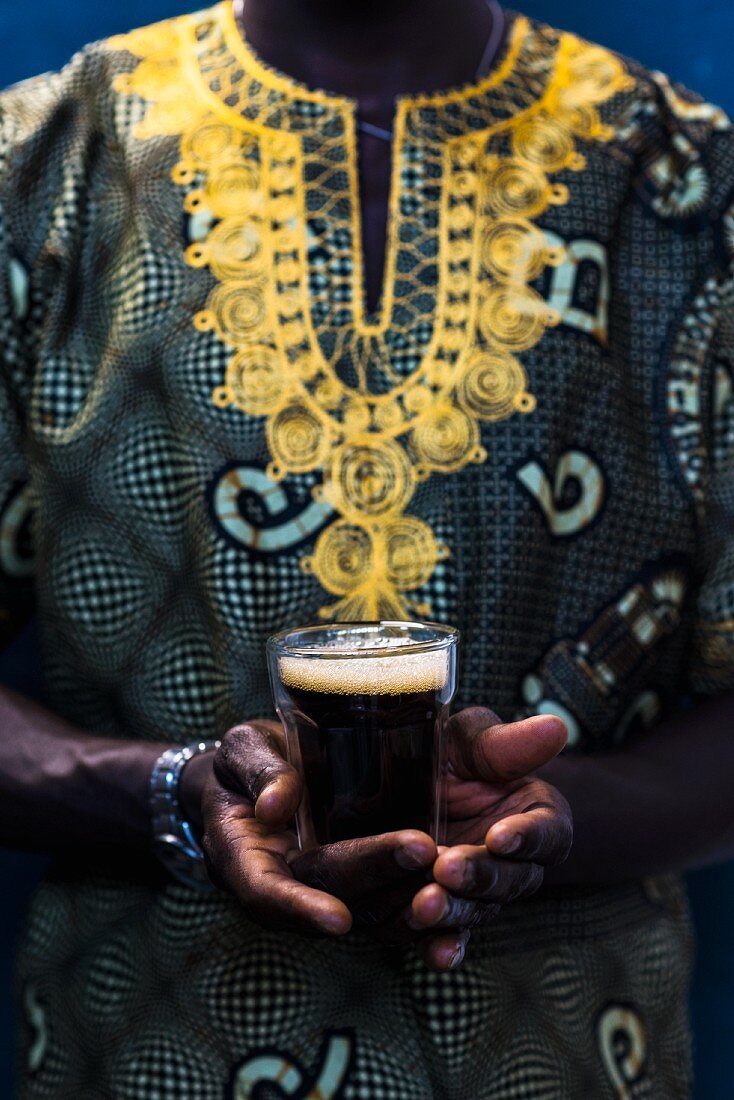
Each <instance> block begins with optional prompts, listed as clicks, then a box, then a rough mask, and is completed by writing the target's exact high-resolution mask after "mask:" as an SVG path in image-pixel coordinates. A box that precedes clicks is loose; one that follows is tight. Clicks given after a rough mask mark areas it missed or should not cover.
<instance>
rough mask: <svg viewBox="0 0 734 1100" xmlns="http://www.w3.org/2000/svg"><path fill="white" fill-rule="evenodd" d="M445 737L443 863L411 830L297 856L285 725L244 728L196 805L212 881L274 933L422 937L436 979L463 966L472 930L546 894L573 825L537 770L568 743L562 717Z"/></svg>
mask: <svg viewBox="0 0 734 1100" xmlns="http://www.w3.org/2000/svg"><path fill="white" fill-rule="evenodd" d="M449 737H450V747H451V752H450V769H449V778H448V791H447V795H448V827H449V837H448V839H449V843H450V844H451V845H455V847H452V848H450V849H448V848H446V849H442V851H441V853H440V854H439V851H438V849H437V848H436V846H435V844H434V843H433V841H432V840H431V838H430V837H429V836H427V835H426V834H425V833H421V832H418V831H417V830H410V829H408V830H402V831H400V832H397V833H386V834H383V835H382V836H375V837H365V838H362V839H357V840H349V841H341V842H339V843H337V844H329V845H325V846H323V847H321V848H318V849H316V850H314V851H310V852H305V853H301V852H300V851H299V849H298V843H297V838H296V836H295V834H294V833H293V832H292V830H291V828H290V825H291V822H292V820H293V817H294V815H295V812H296V809H297V807H298V804H299V801H300V798H301V793H302V784H301V780H300V777H299V776H298V774H297V772H296V771H295V770H294V769H293V768H292V767H291V766H290V765H289V764H288V763H287V762H286V760H285V758H284V756H285V753H284V739H283V731H282V729H281V727H280V725H279V724H278V723H275V722H272V721H269V720H256V721H254V722H249V723H246V724H243V725H241V726H236V727H235V728H234V729H232V730H230V731H229V733H228V734H227V735H226V736H225V738H224V741H223V744H222V747H221V749H220V750H219V752H218V753H217V755H216V756H215V758H214V768H213V773H212V774H211V775H210V777H209V779H208V781H207V783H206V785H205V788H204V793H203V797H202V802H201V805H202V817H203V829H204V837H203V844H204V851H205V854H206V857H207V865H208V868H209V873H210V876H211V878H212V880H213V881H214V882H215V883H216V884H217V885H218V886H220V887H221V888H223V889H225V890H226V891H228V892H229V893H231V894H233V895H234V896H235V897H236V898H238V899H239V900H240V901H241V902H242V904H243V905H244V907H245V909H246V910H247V912H248V914H249V915H250V916H251V917H252V918H253V919H254V920H255V921H257V922H258V923H260V924H263V925H265V926H267V927H269V928H273V927H277V928H283V929H287V930H290V931H296V932H300V933H302V934H303V933H308V932H320V933H326V934H331V935H343V934H344V933H346V932H348V931H349V929H350V927H351V925H352V919H353V917H355V918H356V919H357V921H358V922H359V923H361V924H363V925H365V926H366V927H368V928H370V929H371V930H372V932H373V933H374V934H375V935H377V936H378V937H379V938H383V939H388V940H390V939H393V940H395V939H399V938H401V937H402V938H403V939H405V938H406V937H407V936H409V935H410V936H412V938H414V939H415V938H418V939H420V941H421V952H422V955H423V957H424V959H425V960H426V962H427V963H428V964H429V965H430V966H431V967H433V968H434V969H436V970H446V969H450V968H451V967H453V966H456V965H457V964H458V963H459V962H460V961H461V959H462V958H463V953H464V950H465V946H466V942H467V940H468V936H469V932H468V929H470V928H471V927H474V926H476V925H477V924H479V923H481V922H483V921H484V920H487V919H490V918H491V917H492V916H494V915H495V914H496V913H497V911H498V909H499V906H500V905H501V904H502V903H503V902H506V901H509V900H512V899H514V898H517V897H521V896H523V895H525V894H528V893H531V892H532V891H533V890H535V889H537V887H538V886H539V885H540V882H541V880H542V865H543V864H548V863H552V862H556V861H560V860H561V859H562V858H563V857H564V856H565V854H566V852H567V850H568V846H569V844H570V832H571V827H570V813H569V811H568V807H567V806H566V804H565V802H564V800H563V799H562V797H561V796H560V795H559V794H558V792H556V791H555V790H554V788H552V787H550V786H549V785H548V784H545V783H543V782H542V781H540V780H537V779H534V778H533V777H532V776H531V775H529V774H528V773H530V772H531V771H533V770H534V769H535V768H537V767H539V766H540V765H541V764H544V763H545V762H546V761H548V760H549V759H551V758H552V757H553V756H555V754H556V753H557V752H559V751H560V749H561V748H562V747H563V745H564V743H565V738H566V735H565V729H564V727H563V723H562V722H560V721H559V720H558V719H555V718H545V717H540V718H534V719H528V720H526V721H524V722H518V723H514V724H512V725H507V726H505V725H502V723H500V721H499V719H498V718H497V717H496V715H494V714H493V713H492V712H491V711H488V710H483V709H480V708H473V709H471V710H466V711H463V712H462V713H461V714H458V715H456V716H455V717H454V718H452V720H451V722H450V726H449ZM185 774H186V772H184V775H185ZM500 821H502V825H501V826H500V825H499V824H498V823H499V822H500ZM493 826H494V827H493ZM502 829H504V830H505V831H506V832H508V833H510V834H511V836H512V838H514V837H515V835H516V834H517V835H518V836H520V838H521V843H520V844H519V845H518V847H517V849H516V850H514V851H513V852H512V853H509V852H508V851H507V850H505V851H504V852H503V851H502V844H503V837H502V831H501V830H502ZM506 841H507V838H506V837H505V842H506ZM510 856H511V858H509V857H510ZM431 871H432V873H431ZM431 877H434V878H435V881H434V882H430V881H429V880H430V879H431Z"/></svg>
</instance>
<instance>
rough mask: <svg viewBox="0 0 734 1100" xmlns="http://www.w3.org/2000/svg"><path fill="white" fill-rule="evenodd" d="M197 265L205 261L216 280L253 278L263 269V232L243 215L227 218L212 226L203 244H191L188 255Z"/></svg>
mask: <svg viewBox="0 0 734 1100" xmlns="http://www.w3.org/2000/svg"><path fill="white" fill-rule="evenodd" d="M197 250H198V251H199V253H200V259H199V261H198V266H201V265H202V264H204V263H208V264H209V265H210V266H211V269H212V274H213V275H214V276H215V277H216V278H217V279H219V280H221V281H225V280H229V279H239V280H244V279H254V278H257V276H258V275H259V274H260V272H261V271H262V269H263V262H264V256H263V243H262V234H261V232H260V229H259V228H258V226H257V225H256V224H255V222H253V221H251V220H250V219H245V218H237V219H235V218H228V219H227V220H226V221H222V222H219V224H218V225H215V226H214V228H213V229H212V231H211V233H210V234H209V237H208V238H207V241H206V244H205V245H192V246H191V248H190V249H189V254H190V256H191V257H192V260H191V262H193V263H196V259H195V255H196V252H197Z"/></svg>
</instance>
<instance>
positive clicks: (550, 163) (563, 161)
mask: <svg viewBox="0 0 734 1100" xmlns="http://www.w3.org/2000/svg"><path fill="white" fill-rule="evenodd" d="M512 148H513V151H514V152H515V153H516V155H517V156H519V157H522V158H523V159H524V160H529V161H531V162H532V163H533V164H538V165H540V167H541V168H543V169H544V170H545V171H546V172H559V171H560V170H561V169H562V168H565V167H566V165H567V164H568V162H569V160H570V159H571V157H572V155H573V152H574V143H573V137H572V136H571V134H570V133H569V132H568V129H567V128H566V127H565V126H563V125H562V124H561V123H560V122H558V121H557V120H556V119H554V118H550V117H549V116H548V115H538V116H537V117H536V118H531V119H530V120H529V121H528V122H525V123H523V124H522V125H521V126H518V128H517V130H516V131H515V133H514V135H513V139H512Z"/></svg>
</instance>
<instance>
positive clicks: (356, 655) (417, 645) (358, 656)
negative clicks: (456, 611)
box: [266, 619, 459, 661]
mask: <svg viewBox="0 0 734 1100" xmlns="http://www.w3.org/2000/svg"><path fill="white" fill-rule="evenodd" d="M379 627H392V628H395V627H402V628H405V627H414V628H415V627H418V628H419V629H424V630H431V631H434V632H435V633H436V635H437V637H434V638H426V639H424V640H423V641H407V642H405V644H404V645H401V646H374V647H373V648H372V649H369V650H365V649H362V650H357V651H356V652H355V650H354V649H340V648H339V649H337V648H333V647H329V648H328V649H327V648H326V647H325V646H324V647H322V648H317V647H316V646H314V647H311V646H308V645H289V644H288V638H290V637H292V636H293V635H294V634H318V633H322V632H323V631H325V630H345V631H349V630H355V629H356V630H359V629H362V630H364V629H365V628H372V629H373V630H377V629H378V628H379ZM458 640H459V631H458V629H457V628H456V627H455V626H448V625H447V624H446V623H434V622H431V621H430V620H427V619H420V620H419V619H415V620H412V619H371V620H370V619H367V620H364V621H359V622H334V623H323V624H316V625H312V626H301V627H298V626H296V627H291V628H290V629H289V630H281V631H280V632H279V633H278V634H273V635H272V637H270V638H268V641H267V647H266V648H267V651H268V653H273V654H276V655H277V656H278V657H308V658H309V659H310V660H317V661H332V660H339V661H344V660H350V661H365V660H369V659H371V658H372V657H403V656H407V655H408V654H412V653H430V652H432V651H435V650H441V649H449V648H450V647H451V646H452V645H455V644H456V643H457V642H458Z"/></svg>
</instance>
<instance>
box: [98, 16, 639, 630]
mask: <svg viewBox="0 0 734 1100" xmlns="http://www.w3.org/2000/svg"><path fill="white" fill-rule="evenodd" d="M232 35H234V36H235V39H234V40H233V39H232ZM111 45H112V46H113V48H118V49H126V50H128V51H130V52H131V53H132V54H133V55H135V56H136V57H137V58H138V59H139V63H138V65H137V67H136V68H135V69H134V71H133V72H131V73H126V74H124V75H121V76H120V77H118V78H117V79H116V82H115V87H116V89H117V90H118V91H119V92H120V93H123V94H130V93H136V94H138V95H139V96H141V97H142V99H143V100H144V101H145V104H146V109H145V116H144V118H143V119H142V120H141V121H140V122H139V123H138V125H137V126H136V128H135V130H134V134H135V136H136V137H137V138H140V139H147V138H151V137H155V136H161V135H176V136H177V137H178V138H179V140H180V154H179V158H180V159H179V161H178V163H177V164H175V166H174V167H173V170H172V178H173V181H174V182H175V183H176V184H177V185H179V186H180V187H181V188H182V190H183V191H184V192H185V197H184V207H185V210H186V212H187V213H188V214H189V215H190V216H191V217H192V218H199V219H203V221H204V224H205V226H206V229H205V230H204V231H202V232H200V233H197V235H196V236H195V238H194V239H193V241H192V243H191V244H190V246H189V247H188V249H187V250H186V253H185V258H186V261H187V262H188V263H189V264H191V265H192V266H193V267H202V268H204V267H206V268H208V269H209V270H210V272H211V274H212V276H213V277H214V279H215V281H216V285H215V287H214V289H213V290H212V291H211V293H210V294H209V296H208V299H207V301H206V303H205V304H204V306H203V308H202V309H200V310H199V311H198V312H197V313H196V316H195V317H194V325H195V327H196V329H197V330H198V331H199V332H201V333H213V334H214V335H215V336H216V338H218V339H219V340H221V341H222V342H223V343H224V344H225V345H226V346H228V347H229V348H231V349H232V356H231V358H230V360H229V363H228V366H227V370H226V375H225V378H224V380H223V382H222V384H221V385H219V386H217V387H216V388H215V390H214V392H213V395H212V398H213V401H214V403H215V405H217V406H218V407H220V408H222V409H230V408H231V409H236V410H239V411H240V412H242V413H244V414H247V415H250V416H259V417H263V418H264V419H265V434H266V438H267V443H268V448H269V451H270V455H271V463H270V466H269V467H268V474H269V476H270V477H271V478H272V479H273V480H274V481H279V480H280V479H282V478H284V477H286V476H288V475H297V474H303V473H312V472H319V473H321V475H322V477H323V482H322V484H320V485H317V486H316V487H315V489H314V497H315V499H316V500H317V501H318V502H319V503H321V504H323V505H328V506H329V507H330V508H332V509H333V511H334V513H335V519H334V521H333V522H332V523H331V524H330V525H329V526H327V527H326V528H325V529H324V530H323V531H322V532H321V534H320V535H319V537H318V539H317V541H316V545H315V547H314V550H313V553H312V554H311V555H309V556H306V557H304V558H303V559H302V562H301V564H302V567H303V568H304V569H305V570H307V571H310V572H312V573H313V574H314V576H315V577H316V579H317V580H318V581H319V583H320V584H321V585H322V587H323V588H324V589H326V591H328V592H330V593H332V594H333V595H335V596H336V597H338V599H337V602H336V603H334V604H333V605H332V606H330V607H325V608H322V614H323V615H324V616H325V617H331V616H336V617H340V618H345V619H349V618H356V619H375V618H405V617H408V616H410V615H414V614H419V615H427V614H429V613H430V608H429V606H428V604H427V603H426V602H425V601H424V600H421V599H420V598H415V597H413V596H412V593H414V592H418V591H419V590H420V589H422V588H424V586H425V585H426V584H427V583H428V581H429V580H430V579H431V577H432V576H433V574H434V572H435V570H436V569H437V568H438V567H439V563H440V562H441V561H442V560H443V559H444V558H446V557H447V556H448V554H449V547H448V546H447V545H445V544H444V543H442V542H441V541H439V540H438V539H437V538H436V535H435V533H434V531H433V530H432V528H431V526H430V525H429V524H428V523H427V522H426V521H425V520H423V519H419V518H418V517H416V516H412V515H408V514H406V510H407V508H408V507H409V505H410V502H411V500H412V499H413V497H414V495H415V493H416V492H417V490H418V487H419V486H420V485H421V483H423V482H425V481H427V480H428V479H430V478H432V477H433V476H434V475H437V474H447V473H451V472H456V471H458V470H461V469H463V468H465V467H466V466H467V465H469V464H470V463H477V464H479V463H482V462H484V461H485V459H486V457H487V451H486V449H485V444H484V442H483V440H482V435H481V426H482V424H491V423H493V422H497V421H501V420H505V419H507V418H509V417H512V416H515V415H517V414H528V413H531V412H532V411H533V409H534V408H535V398H534V397H533V396H532V394H531V393H530V391H529V387H528V378H527V374H526V371H525V368H524V366H523V364H522V362H521V359H520V358H519V356H520V355H521V354H522V353H523V352H524V351H527V350H528V349H530V348H532V347H534V346H535V345H537V344H538V343H539V342H540V340H541V339H542V338H543V335H544V333H545V331H546V328H547V326H549V325H553V324H556V323H557V322H558V320H559V317H558V314H557V313H556V311H555V310H554V309H552V308H550V307H549V306H548V304H547V303H546V302H545V301H544V300H543V298H542V297H541V295H540V294H539V293H538V291H537V290H536V289H534V288H533V286H532V285H531V284H532V283H533V281H534V280H535V279H537V277H538V276H539V275H540V274H541V272H542V271H543V270H544V269H545V268H546V267H547V266H548V265H550V264H555V263H558V262H559V261H560V259H561V256H560V255H559V254H558V252H557V251H556V250H554V249H552V248H549V247H548V243H547V241H546V238H545V235H544V233H543V232H542V230H541V229H540V228H539V227H538V226H537V224H536V222H537V219H538V218H539V217H540V216H541V215H542V214H543V213H544V212H545V211H546V210H547V209H548V208H549V207H551V206H553V205H558V206H562V205H564V204H565V203H566V202H567V201H568V199H569V187H570V182H569V183H567V182H565V181H564V182H561V181H556V180H554V178H553V177H555V176H556V174H557V173H559V172H562V171H565V172H567V173H574V172H580V171H583V169H584V167H585V164H586V159H585V157H584V155H583V154H582V153H581V152H579V150H578V147H577V146H578V143H579V142H581V143H584V144H587V145H588V144H590V143H592V142H603V141H606V140H608V139H609V138H610V137H611V135H612V131H611V129H610V128H609V127H608V126H605V125H604V124H603V123H602V121H601V118H600V115H599V107H600V105H601V104H602V103H604V102H606V101H607V100H609V99H610V98H611V97H612V96H614V95H615V94H617V93H618V92H620V91H622V90H624V89H627V88H628V87H629V86H630V84H631V83H632V81H631V78H629V77H628V76H627V74H626V72H625V69H624V66H623V64H622V62H621V61H620V60H619V59H618V58H616V57H615V56H614V55H612V54H610V53H609V52H608V51H606V50H604V49H602V48H600V47H596V46H590V45H588V44H587V43H585V42H582V41H580V40H579V39H577V38H575V37H574V36H572V35H568V34H562V35H559V34H558V33H557V32H555V31H552V30H551V29H549V28H545V27H541V26H538V25H535V24H530V22H529V21H528V20H525V19H524V18H523V17H518V19H517V20H516V22H515V25H514V28H513V34H512V39H511V44H510V49H509V50H508V52H507V56H506V58H505V61H504V63H503V64H502V65H500V67H499V69H498V70H497V71H496V72H495V73H494V74H491V75H490V76H489V77H487V78H486V79H485V80H483V81H480V82H478V83H476V84H473V85H472V84H470V85H467V86H466V87H465V88H463V89H458V90H450V91H448V92H441V93H436V94H435V95H431V96H418V97H403V99H402V100H401V103H400V107H399V110H398V114H397V126H396V136H395V148H394V165H393V167H394V173H393V175H394V178H393V188H392V194H391V211H390V228H389V232H390V238H389V244H388V263H387V265H386V275H385V287H384V292H383V304H382V314H381V316H380V318H379V321H378V322H377V323H373V322H372V320H371V319H368V318H365V316H364V314H363V297H362V295H361V294H360V293H359V291H360V290H361V286H362V283H361V275H362V272H361V265H362V259H361V233H359V228H360V224H359V218H358V214H357V209H358V207H357V204H358V187H357V178H356V163H357V158H356V134H355V126H354V123H355V112H354V108H355V104H354V101H350V100H346V99H344V97H340V96H334V95H332V94H331V93H321V92H318V91H314V90H312V89H307V88H305V87H302V86H301V85H299V84H298V82H297V81H293V80H291V79H290V78H286V77H283V76H282V74H278V73H277V72H275V71H273V70H269V69H267V68H266V67H264V66H263V64H262V62H260V61H259V60H258V59H257V58H255V57H254V55H252V53H251V52H250V50H249V47H247V45H246V44H245V43H244V42H243V40H242V37H241V35H240V31H239V29H238V27H237V25H236V23H235V21H234V15H233V13H232V10H231V8H230V7H229V5H228V4H226V5H222V4H220V5H217V6H216V7H215V8H213V9H211V10H210V11H208V12H204V13H200V14H199V15H195V16H185V17H182V18H181V19H178V20H173V21H170V22H169V23H164V24H159V25H158V26H157V27H152V28H147V29H145V30H143V31H139V32H133V34H131V35H128V36H124V37H122V38H118V39H114V40H112V43H111ZM253 66H254V68H253Z"/></svg>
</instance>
